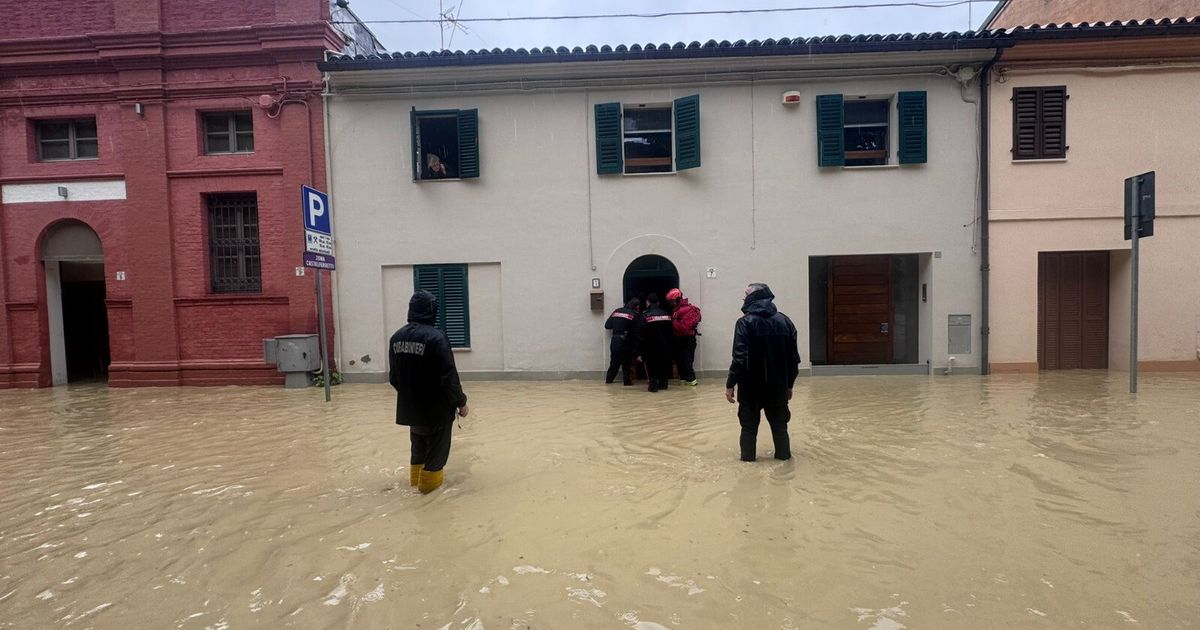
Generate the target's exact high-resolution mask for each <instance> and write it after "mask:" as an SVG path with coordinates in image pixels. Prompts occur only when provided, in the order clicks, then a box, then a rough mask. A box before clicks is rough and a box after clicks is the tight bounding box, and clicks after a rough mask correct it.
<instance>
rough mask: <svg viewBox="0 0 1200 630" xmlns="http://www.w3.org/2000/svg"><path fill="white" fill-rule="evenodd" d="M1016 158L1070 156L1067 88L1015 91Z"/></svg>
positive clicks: (1014, 149) (1034, 158)
mask: <svg viewBox="0 0 1200 630" xmlns="http://www.w3.org/2000/svg"><path fill="white" fill-rule="evenodd" d="M1012 103H1013V148H1012V153H1013V159H1014V160H1042V159H1061V158H1065V157H1067V88H1066V87H1064V86H1057V87H1035V88H1014V89H1013V97H1012Z"/></svg>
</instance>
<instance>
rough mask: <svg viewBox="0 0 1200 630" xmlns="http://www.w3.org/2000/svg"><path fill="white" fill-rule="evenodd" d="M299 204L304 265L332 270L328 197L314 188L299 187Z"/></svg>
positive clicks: (331, 241) (331, 230)
mask: <svg viewBox="0 0 1200 630" xmlns="http://www.w3.org/2000/svg"><path fill="white" fill-rule="evenodd" d="M300 202H301V206H302V207H303V210H304V254H305V255H304V264H305V266H308V267H316V268H319V269H333V268H334V265H333V229H332V227H331V225H332V224H331V223H330V220H329V218H330V211H331V208H330V207H329V195H327V194H325V193H323V192H321V191H319V190H317V189H315V188H309V187H308V186H301V187H300Z"/></svg>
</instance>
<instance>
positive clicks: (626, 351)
mask: <svg viewBox="0 0 1200 630" xmlns="http://www.w3.org/2000/svg"><path fill="white" fill-rule="evenodd" d="M631 335H632V333H628V332H615V333H613V337H612V341H611V342H610V343H609V346H608V351H609V354H610V355H611V357H612V358H611V359H610V360H609V362H608V373H607V374H605V376H604V380H605V382H608V383H611V382H613V379H615V378H616V377H617V370H620V371H621V376H622V378H624V381H625V384H626V385H632V384H633V355H634V347H633V346H634V344H632V343H629V339H630V337H631Z"/></svg>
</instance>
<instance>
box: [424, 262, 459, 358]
mask: <svg viewBox="0 0 1200 630" xmlns="http://www.w3.org/2000/svg"><path fill="white" fill-rule="evenodd" d="M413 286H414V287H415V288H416V290H418V291H429V292H430V293H432V294H434V295H435V296H437V299H438V317H437V327H438V330H441V331H442V332H444V333H446V338H447V339H449V340H450V347H451V348H470V347H471V303H470V297H469V289H468V286H469V285H468V282H467V265H465V264H453V265H416V266H414V267H413Z"/></svg>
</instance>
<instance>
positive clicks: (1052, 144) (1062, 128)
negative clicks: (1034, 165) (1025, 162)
mask: <svg viewBox="0 0 1200 630" xmlns="http://www.w3.org/2000/svg"><path fill="white" fill-rule="evenodd" d="M1040 96H1041V102H1040V103H1039V106H1040V107H1039V109H1040V111H1041V121H1040V122H1041V133H1040V134H1039V136H1040V139H1041V144H1042V146H1041V151H1040V157H1042V158H1046V159H1053V158H1065V157H1067V88H1065V87H1052V88H1042V89H1041V94H1040Z"/></svg>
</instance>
